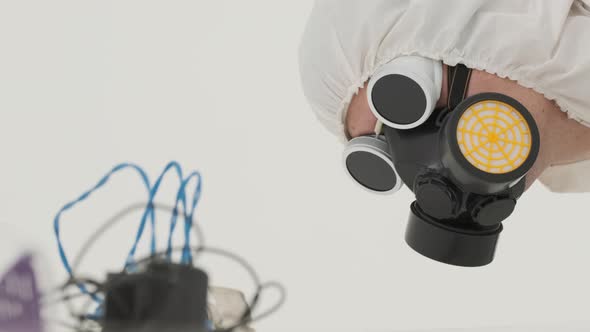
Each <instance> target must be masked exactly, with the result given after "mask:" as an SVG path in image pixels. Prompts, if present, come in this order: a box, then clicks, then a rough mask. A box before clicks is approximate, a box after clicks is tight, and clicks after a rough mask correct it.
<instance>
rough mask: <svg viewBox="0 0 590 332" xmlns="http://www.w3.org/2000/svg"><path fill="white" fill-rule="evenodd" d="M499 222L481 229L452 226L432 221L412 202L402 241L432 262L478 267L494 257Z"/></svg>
mask: <svg viewBox="0 0 590 332" xmlns="http://www.w3.org/2000/svg"><path fill="white" fill-rule="evenodd" d="M502 229H503V227H502V225H501V224H499V225H497V226H495V227H490V228H485V229H483V228H482V229H473V230H467V229H463V228H455V227H452V226H450V225H447V224H445V223H443V222H439V221H436V220H434V219H433V218H431V217H429V216H428V215H426V214H425V213H424V212H423V211H421V210H420V207H419V206H418V205H417V204H416V203H413V204H412V206H411V209H410V217H409V220H408V226H407V228H406V242H407V244H408V245H409V246H410V247H411V248H412V249H414V250H415V251H416V252H418V253H419V254H421V255H423V256H425V257H428V258H430V259H433V260H435V261H438V262H441V263H445V264H450V265H456V266H464V267H479V266H484V265H488V264H490V263H491V262H492V261H493V260H494V254H495V252H496V245H497V243H498V238H499V237H500V233H501V232H502Z"/></svg>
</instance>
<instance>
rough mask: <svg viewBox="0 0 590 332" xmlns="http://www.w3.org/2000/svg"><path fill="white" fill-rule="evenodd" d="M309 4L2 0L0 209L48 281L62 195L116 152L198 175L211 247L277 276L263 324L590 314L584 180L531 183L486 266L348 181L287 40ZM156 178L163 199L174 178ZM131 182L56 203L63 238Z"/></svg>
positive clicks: (76, 234) (128, 233)
mask: <svg viewBox="0 0 590 332" xmlns="http://www.w3.org/2000/svg"><path fill="white" fill-rule="evenodd" d="M311 6H312V1H310V0H297V1H286V0H254V1H239V0H216V1H166V2H164V1H161V2H155V1H145V0H144V1H94V2H87V1H78V0H76V1H61V0H60V1H57V0H55V1H38V2H32V1H9V0H2V1H1V2H0V156H1V160H2V164H1V166H0V170H1V172H0V221H2V222H5V223H9V224H13V225H16V226H17V227H20V228H21V231H22V232H24V233H26V234H27V236H28V239H29V241H31V242H34V246H35V247H36V248H37V249H38V250H41V251H42V253H43V257H45V258H46V259H47V261H46V264H45V266H47V270H46V271H44V273H45V274H47V275H51V278H53V280H61V279H63V278H65V274H64V272H63V269H62V267H61V265H60V264H59V261H58V258H57V250H56V247H55V239H54V237H53V233H52V219H53V216H54V214H55V212H56V211H57V210H58V209H59V208H60V207H61V206H62V205H63V204H64V203H66V202H67V201H68V200H71V199H73V198H75V197H76V196H77V195H78V194H80V193H81V192H82V191H83V190H85V189H87V188H89V187H90V186H91V185H93V184H94V183H95V182H96V181H97V180H98V179H99V177H100V176H101V175H102V174H104V173H105V172H106V171H108V170H109V169H110V168H111V167H112V166H114V165H115V164H116V163H119V162H123V161H132V162H136V163H138V164H140V165H143V166H144V167H145V168H146V169H147V170H148V171H149V172H150V174H151V175H152V177H153V178H154V177H156V176H157V174H158V173H159V171H160V170H161V169H162V168H163V167H164V165H165V164H166V163H167V162H168V161H170V160H177V161H179V162H181V163H182V164H183V165H184V167H185V168H186V169H187V170H190V169H198V170H200V171H201V172H202V174H203V176H204V192H203V195H204V196H203V200H202V201H201V204H200V206H199V208H198V218H199V222H200V223H201V224H202V225H203V228H204V229H205V232H206V234H207V237H208V242H209V244H214V245H217V246H221V247H225V248H228V249H232V250H233V251H235V252H238V253H240V254H241V255H242V256H244V257H246V258H248V259H249V261H251V263H252V264H253V265H254V266H255V267H256V268H257V269H258V271H259V272H260V274H261V275H262V276H263V278H265V279H267V280H269V279H276V280H280V281H281V282H283V283H284V284H285V285H287V287H288V290H289V299H288V303H287V305H286V306H285V307H284V308H283V310H282V311H280V313H278V314H277V315H275V316H273V317H271V318H270V319H268V320H266V321H264V322H262V323H260V324H259V325H257V328H258V329H259V330H260V331H263V332H265V331H268V332H271V331H286V332H289V331H336V330H338V331H345V330H346V331H348V330H350V331H359V330H374V331H392V330H399V329H409V328H434V327H475V326H497V325H500V326H503V325H514V324H544V323H560V322H571V321H581V320H583V319H585V318H586V317H587V313H588V305H589V304H590V303H589V300H588V299H590V287H589V286H588V280H589V278H590V268H589V266H590V259H589V257H590V243H588V240H587V239H588V234H589V233H590V222H589V218H588V217H587V215H586V214H585V212H586V211H587V209H588V208H587V204H588V202H589V199H590V195H556V194H552V193H549V192H548V191H547V190H545V189H544V188H543V187H541V186H540V185H536V186H535V187H534V188H533V189H532V190H531V191H530V192H529V193H528V194H527V195H526V196H524V198H523V199H522V200H521V201H520V202H519V206H518V209H517V213H516V214H515V215H514V216H513V217H512V218H511V219H510V221H508V222H507V223H506V230H505V232H504V234H503V237H502V241H501V244H500V251H499V253H498V256H497V259H496V261H495V263H493V264H492V265H491V266H488V267H485V268H480V269H464V268H454V267H449V266H445V265H442V264H438V263H434V262H431V261H429V260H427V259H424V258H421V257H419V256H418V255H417V254H415V253H414V252H412V251H411V250H410V249H409V248H408V247H407V246H406V245H405V243H404V241H403V232H404V228H405V222H406V217H407V213H408V205H409V203H410V202H411V195H410V192H409V191H408V190H407V189H405V190H403V191H402V192H400V193H398V194H397V196H395V197H380V196H373V195H370V194H368V193H365V192H364V191H361V190H358V188H357V187H356V186H355V185H354V184H353V183H352V182H350V181H349V180H348V179H347V178H346V176H345V173H344V172H343V170H342V169H341V165H340V153H341V148H342V146H341V145H340V144H339V143H338V142H337V140H336V139H335V138H332V137H331V136H329V135H328V134H327V133H326V132H325V131H324V129H323V128H321V127H320V125H319V124H318V123H317V122H316V121H315V119H314V116H313V115H312V113H311V112H310V110H309V108H308V106H307V104H306V101H305V100H304V97H303V95H302V92H301V88H300V86H299V76H298V66H297V48H298V44H299V37H300V34H301V32H302V29H303V26H304V23H305V20H306V16H307V14H308V13H309V11H310V9H311ZM167 179H168V180H167V182H166V185H165V186H164V188H163V192H162V195H161V196H159V197H160V201H161V202H170V201H171V200H172V194H173V189H174V187H175V186H176V182H175V181H176V180H175V179H174V178H173V177H169V178H167ZM143 195H144V194H143V191H142V188H141V185H140V182H139V181H138V178H137V177H136V176H135V175H132V174H131V173H125V175H120V176H117V177H115V178H114V179H113V181H112V183H110V185H109V186H108V187H107V188H106V189H105V190H104V191H102V192H101V193H99V194H97V195H96V196H94V197H92V199H91V201H89V202H88V203H86V204H84V205H81V206H80V207H79V208H78V209H77V210H75V211H74V212H72V213H70V214H67V215H66V216H64V223H63V230H64V231H63V235H64V241H65V243H66V249H67V250H68V252H69V253H70V254H71V255H73V253H74V252H75V251H76V249H77V248H79V247H80V245H81V244H82V243H83V241H84V238H85V236H87V235H89V233H90V232H91V230H93V229H95V228H96V227H98V225H99V224H100V223H101V221H104V220H105V219H106V218H108V217H109V216H111V215H112V214H114V213H116V212H117V211H119V210H120V209H121V208H124V207H125V206H127V205H129V204H132V203H135V202H138V201H141V199H143V198H144V196H143ZM138 217H139V212H138V213H136V214H135V215H134V216H132V217H131V218H128V219H127V221H126V222H125V223H123V224H122V225H120V226H118V227H116V228H115V229H113V230H112V231H111V232H109V233H108V234H107V236H106V237H105V238H104V239H103V240H102V241H101V242H100V243H99V244H98V246H97V247H96V250H95V251H93V252H92V253H91V255H90V256H89V259H88V260H87V261H86V262H85V264H84V266H83V271H84V272H85V273H86V274H90V275H94V276H96V277H101V276H104V273H105V272H106V271H108V270H113V269H118V268H120V267H121V264H122V263H123V261H124V258H125V255H126V252H127V250H128V249H129V246H130V244H131V240H132V237H133V233H134V230H135V228H136V225H137V221H138ZM162 227H164V228H163V229H165V226H164V225H163V226H162ZM0 237H1V239H2V240H3V241H8V240H10V239H11V238H13V236H12V234H11V233H10V232H4V233H2V234H1V235H0ZM163 238H164V237H161V238H160V239H163ZM9 256H10V255H9V254H8V251H3V252H0V258H2V259H4V260H8V259H10V257H9ZM212 265H214V266H213V267H212V269H213V270H212V271H213V275H214V277H215V278H216V279H215V280H216V281H217V282H218V283H221V284H226V285H234V284H235V285H239V284H241V283H243V282H244V276H243V274H241V272H240V270H239V269H238V268H236V267H233V266H230V265H226V264H225V263H214V264H212ZM267 300H268V301H271V300H272V296H269V297H268V298H267Z"/></svg>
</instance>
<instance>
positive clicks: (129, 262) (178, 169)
mask: <svg viewBox="0 0 590 332" xmlns="http://www.w3.org/2000/svg"><path fill="white" fill-rule="evenodd" d="M171 169H174V170H176V172H177V174H178V177H179V178H180V179H181V181H182V179H183V176H182V167H180V165H179V164H178V163H177V162H175V161H171V162H170V163H168V165H166V167H165V168H164V170H163V171H162V173H161V174H160V176H159V177H158V179H157V180H156V182H155V183H154V186H153V187H151V190H150V196H149V199H148V203H147V206H146V210H145V211H144V213H143V216H142V217H141V221H140V223H139V229H138V230H137V235H136V236H135V242H134V243H133V246H132V247H131V250H130V251H129V255H128V256H127V261H126V263H125V269H127V268H129V267H131V266H133V263H134V256H135V252H136V251H137V246H138V244H139V241H140V240H141V237H142V236H143V231H144V229H145V223H146V221H147V217H148V215H149V212H148V211H149V209H153V202H154V197H155V196H156V193H157V192H158V189H159V188H160V184H161V183H162V179H163V178H164V176H165V175H166V173H168V171H170V170H171ZM152 249H153V252H152V254H153V253H155V245H153V246H152Z"/></svg>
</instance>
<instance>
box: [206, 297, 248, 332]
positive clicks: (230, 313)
mask: <svg viewBox="0 0 590 332" xmlns="http://www.w3.org/2000/svg"><path fill="white" fill-rule="evenodd" d="M208 307H209V308H208V311H209V316H210V319H211V320H212V321H213V324H214V325H215V328H216V329H226V328H229V327H232V326H234V325H235V324H237V323H239V322H240V319H241V318H242V315H243V313H244V312H246V310H248V303H247V302H246V299H245V297H244V294H242V292H240V291H238V290H234V289H229V288H223V287H211V288H209V300H208ZM234 331H235V332H255V331H254V329H252V328H251V327H249V326H243V327H239V328H237V329H235V330H234Z"/></svg>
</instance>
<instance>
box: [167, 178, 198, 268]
mask: <svg viewBox="0 0 590 332" xmlns="http://www.w3.org/2000/svg"><path fill="white" fill-rule="evenodd" d="M193 178H195V179H197V186H196V189H195V193H194V194H193V201H192V205H191V208H190V210H188V211H187V209H186V186H187V185H188V183H189V182H190V181H191V180H192V179H193ZM201 180H202V178H201V174H200V173H198V172H192V173H191V174H190V175H189V176H188V177H187V178H186V179H184V180H183V181H182V183H181V185H180V188H179V189H178V192H177V194H176V202H175V204H174V210H173V211H172V218H171V220H170V232H169V234H168V247H167V249H166V257H167V258H168V259H171V256H172V236H173V234H174V229H175V228H176V222H177V218H178V202H179V201H181V202H182V203H183V205H184V207H183V214H184V221H185V234H184V236H185V247H184V250H183V253H182V259H181V262H182V263H185V264H188V263H190V262H191V261H192V253H191V251H190V231H191V229H192V223H193V215H194V211H195V208H196V206H197V204H198V202H199V198H200V196H201V188H202V185H201V183H202V181H201Z"/></svg>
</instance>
